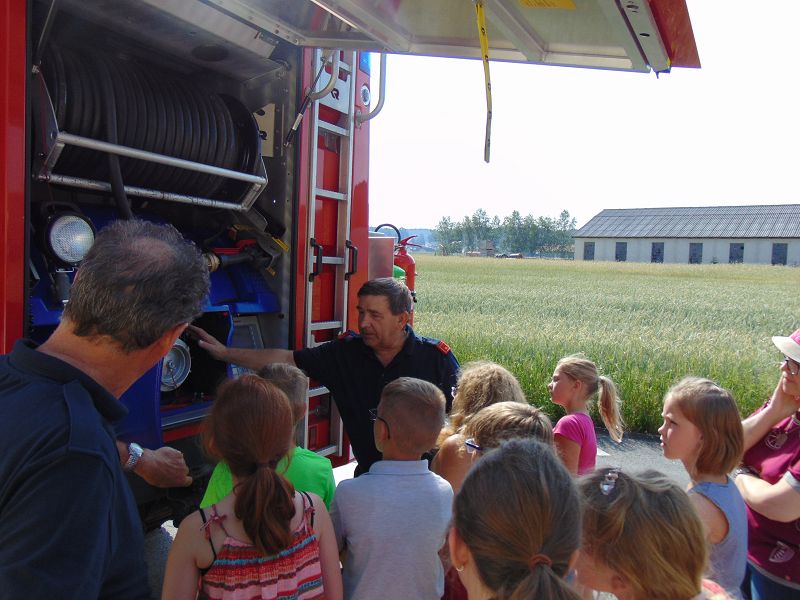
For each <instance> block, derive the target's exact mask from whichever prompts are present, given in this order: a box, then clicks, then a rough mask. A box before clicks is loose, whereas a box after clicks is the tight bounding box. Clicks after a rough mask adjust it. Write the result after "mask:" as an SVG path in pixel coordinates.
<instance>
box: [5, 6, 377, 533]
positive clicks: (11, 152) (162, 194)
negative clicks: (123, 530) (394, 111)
mask: <svg viewBox="0 0 800 600" xmlns="http://www.w3.org/2000/svg"><path fill="white" fill-rule="evenodd" d="M106 4H108V3H107V2H106V0H96V2H92V3H88V4H84V3H82V2H79V1H78V0H64V2H62V3H61V5H60V10H59V11H58V12H57V13H56V16H55V18H54V20H53V22H52V23H51V25H52V27H50V35H49V36H47V37H46V46H45V49H44V52H43V53H42V60H41V66H40V67H39V68H36V69H34V70H33V73H31V71H30V69H29V68H28V64H27V57H28V55H30V54H32V47H33V44H34V40H37V39H38V37H39V35H40V31H41V29H42V25H43V23H44V22H45V21H46V14H47V13H48V8H49V3H48V2H40V1H38V0H34V1H33V2H25V1H24V0H11V1H10V2H8V3H6V5H5V6H4V8H3V9H2V12H0V33H2V39H3V41H2V42H0V44H2V47H3V60H2V61H0V107H2V109H3V115H2V119H0V131H1V132H2V139H3V146H2V150H0V161H2V163H1V164H2V165H3V170H2V171H0V189H2V194H3V197H2V211H0V230H2V233H3V236H4V240H3V241H4V243H3V249H2V255H0V274H1V275H2V281H3V284H4V288H3V290H2V311H3V312H2V314H1V315H0V319H2V321H0V325H2V327H3V329H2V335H3V337H2V341H1V342H0V343H2V344H3V346H4V350H5V351H8V350H10V347H11V345H12V344H13V342H14V340H16V339H18V338H20V337H31V338H33V339H34V340H36V341H40V342H41V341H43V340H44V339H46V338H47V336H48V335H49V334H50V333H51V332H52V331H53V329H54V328H55V327H56V326H57V325H58V323H59V320H60V316H61V312H62V310H63V305H64V302H65V301H66V298H67V297H68V293H69V287H70V286H71V284H72V280H73V278H74V274H75V270H76V268H77V267H78V266H79V262H80V259H77V260H71V259H68V258H67V257H65V256H64V255H62V254H59V248H58V247H56V245H55V243H54V238H53V237H52V236H51V231H52V229H53V228H54V227H55V225H54V223H58V222H61V221H60V220H61V219H64V218H67V219H71V220H72V221H69V222H71V223H79V224H80V226H81V227H82V228H83V233H84V234H85V235H94V233H95V232H96V231H99V230H101V229H102V228H103V226H104V225H106V224H107V223H109V222H111V221H113V220H114V219H117V218H119V217H120V214H121V211H122V210H123V209H124V206H125V204H126V203H129V204H130V208H131V210H132V212H133V215H134V216H135V217H137V218H143V219H149V220H153V221H155V222H160V223H171V224H172V225H174V226H175V227H176V228H177V229H178V230H179V231H180V232H181V233H182V234H183V235H184V236H185V237H186V238H188V239H190V240H192V241H194V242H195V243H196V244H197V245H198V247H200V249H201V251H203V252H204V253H205V254H206V256H207V260H208V262H209V264H210V265H211V267H212V273H211V291H210V294H209V297H208V299H207V300H206V302H205V305H204V308H203V314H202V315H201V316H200V317H199V318H198V319H197V321H196V323H197V324H198V325H199V326H201V327H203V328H204V329H206V330H207V331H208V332H209V333H211V334H212V335H214V336H215V337H217V338H218V339H219V340H221V341H223V342H225V343H227V344H229V345H233V346H238V347H247V348H262V347H267V348H269V347H278V348H301V347H303V346H305V345H306V343H307V338H306V337H305V334H306V332H307V330H308V327H307V324H306V323H305V312H306V311H305V305H306V302H307V301H309V298H308V297H307V294H306V283H307V281H308V275H309V271H308V264H309V263H308V257H309V255H310V254H309V250H308V244H309V239H308V238H309V230H308V216H309V211H310V210H311V211H315V214H316V213H317V212H321V216H320V218H319V219H318V224H317V225H318V231H320V234H321V237H322V238H323V239H324V240H325V244H326V246H329V248H326V249H325V255H326V256H327V257H333V256H334V255H335V254H336V253H337V248H338V249H339V250H338V252H341V251H344V250H343V249H344V248H345V239H344V237H343V236H342V235H341V233H340V231H341V225H342V221H341V219H340V218H339V216H338V215H334V212H335V210H334V209H331V208H328V207H327V206H324V205H320V204H319V202H315V203H314V206H313V207H312V208H310V207H309V176H310V168H311V167H310V164H311V161H310V158H309V157H310V156H311V153H312V152H317V153H322V154H329V155H328V156H326V158H325V159H324V160H322V161H320V163H319V164H320V168H321V170H322V173H323V174H322V176H321V177H320V180H321V183H320V185H322V186H339V185H340V183H341V181H340V180H341V174H342V172H341V169H340V168H339V167H337V165H341V164H342V163H341V158H342V155H341V154H340V153H339V152H338V151H336V152H331V153H328V150H323V149H319V150H318V149H317V148H316V146H317V144H316V143H314V144H312V142H316V140H312V138H311V134H310V133H309V131H308V129H309V126H308V124H307V117H308V113H309V111H310V110H311V108H309V109H308V110H307V111H306V121H304V123H303V125H302V127H301V128H300V130H299V132H298V133H297V136H296V137H295V138H294V140H293V141H292V142H291V143H290V144H288V145H286V144H284V140H285V139H286V136H287V134H288V133H289V131H290V129H291V126H292V123H293V122H294V120H295V117H296V115H297V112H298V107H300V106H301V104H302V99H303V94H304V93H305V91H306V90H307V89H308V88H309V87H311V83H312V81H313V77H312V74H311V64H310V63H311V58H312V54H313V52H314V51H312V50H303V49H300V48H298V47H296V46H294V45H292V44H290V43H288V42H286V41H284V40H280V39H278V38H273V37H271V36H270V35H269V34H267V33H265V32H263V31H258V30H257V29H255V30H256V31H258V35H257V36H256V37H253V32H254V26H253V25H252V24H250V23H248V22H246V20H245V21H243V20H241V19H237V18H233V17H232V16H231V15H228V14H226V13H223V12H221V11H219V10H217V9H216V8H214V7H212V6H210V5H208V4H207V3H203V2H192V3H180V2H178V3H175V2H173V3H167V4H163V5H162V4H159V3H157V2H149V1H147V0H143V1H141V2H138V1H136V2H135V1H133V0H122V1H121V3H120V4H114V3H113V2H112V3H111V4H108V5H107V6H106ZM112 4H113V7H114V8H115V10H110V9H109V10H106V9H107V8H109V7H111V5H112ZM190 4H191V10H188V8H187V7H189V5H190ZM104 7H105V8H104ZM117 8H118V9H119V10H116V9H117ZM183 11H187V12H183ZM194 11H199V12H194ZM197 15H202V18H200V17H198V16H197ZM28 19H29V20H30V22H31V23H33V24H34V25H33V26H32V30H33V31H31V33H30V35H27V36H26V27H24V26H21V24H23V23H26V22H27V20H28ZM193 19H194V20H193ZM221 32H222V33H221ZM231 32H238V37H233V34H232V33H231ZM223 33H224V35H223ZM161 34H164V35H161ZM329 69H330V67H329ZM26 84H27V87H26ZM28 106H30V107H31V110H30V114H31V116H32V120H31V122H30V123H27V122H26V110H27V107H28ZM313 106H314V105H313V104H312V107H313ZM326 110H328V109H326ZM112 114H113V115H114V116H115V120H116V128H114V127H113V126H112V124H111V123H113V119H112V116H111V115H112ZM327 114H333V113H331V112H330V111H328V113H327ZM342 114H344V113H342ZM340 117H341V115H340V116H339V118H340ZM366 134H367V128H366V127H365V128H364V129H363V130H362V131H359V132H358V134H357V135H354V138H360V137H363V136H365V135H366ZM315 137H316V136H315ZM312 146H314V148H315V149H314V150H312V149H311V148H312ZM358 147H359V148H360V150H359V151H360V152H364V156H363V157H356V156H354V157H353V165H354V167H353V170H354V171H359V172H365V168H366V167H365V165H366V160H367V159H366V151H367V150H366V149H367V145H366V141H359V142H358ZM26 148H27V150H26ZM338 148H339V146H337V150H338ZM259 150H260V151H259ZM142 151H145V152H149V153H150V154H145V153H144V152H142ZM156 155H157V156H156ZM112 156H118V158H117V159H114V158H111V157H112ZM27 159H30V165H31V166H30V167H26V160H27ZM176 159H179V160H182V161H191V162H192V163H196V164H195V165H194V166H193V167H191V168H189V169H187V168H185V163H180V162H179V161H177V160H176ZM115 162H117V164H118V167H116V168H118V169H119V171H120V173H121V179H122V181H121V184H120V185H117V183H116V181H115V179H114V169H115V166H114V163H115ZM204 165H211V166H213V167H218V168H222V169H226V170H227V171H226V172H235V173H236V174H238V175H236V177H235V178H231V177H228V176H227V175H224V174H222V173H221V172H216V171H213V170H208V168H207V167H205V166H204ZM264 181H266V183H264ZM122 186H124V188H123V187H122ZM121 190H124V192H125V193H124V194H120V191H121ZM120 196H122V198H123V200H121V199H120ZM125 198H127V199H126V200H125ZM359 198H360V199H359V202H361V203H362V205H361V206H359V208H358V209H357V210H354V214H358V215H360V216H359V218H360V224H359V225H358V227H357V228H354V229H353V235H352V236H351V238H353V240H354V241H353V245H356V246H361V247H363V249H362V256H360V257H359V262H360V263H361V264H360V265H359V271H358V272H357V273H355V274H354V278H355V279H357V280H358V281H362V280H363V276H362V275H361V274H362V272H363V273H364V274H365V273H366V256H365V252H364V250H365V249H366V243H363V244H362V243H361V242H360V241H359V240H360V239H361V238H362V237H363V238H364V241H366V227H367V224H366V223H367V222H366V214H367V207H366V201H367V198H366V195H365V194H361V195H360V196H359ZM251 205H252V207H251V208H249V209H248V208H247V207H248V206H251ZM334 206H335V204H334ZM65 222H66V221H65ZM28 232H30V248H26V251H25V252H22V251H21V249H22V248H25V240H26V236H27V235H28ZM73 242H74V240H73V239H72V238H71V239H70V243H73ZM87 247H88V245H87ZM62 250H63V249H62ZM345 252H346V251H345ZM348 256H350V255H348ZM350 265H353V266H355V261H354V260H351V261H349V262H348V264H347V265H345V264H344V262H342V261H340V262H339V263H338V264H336V260H333V261H330V260H326V262H325V264H324V267H323V269H322V275H320V286H319V290H320V293H316V294H315V295H314V296H313V299H314V302H315V303H318V306H317V307H316V308H315V309H314V314H315V315H317V316H315V317H314V318H315V319H316V318H318V316H319V317H321V318H323V319H324V318H332V314H333V312H332V311H333V310H334V309H336V308H337V302H340V300H338V299H337V298H338V296H337V290H339V291H340V290H341V289H342V287H341V285H342V284H341V278H342V276H343V274H344V272H345V269H346V268H347V267H349V266H350ZM26 273H28V274H29V276H30V278H31V285H30V286H26V285H25V284H24V278H25V274H26ZM359 277H361V279H358V278H359ZM169 284H170V282H165V286H169ZM352 295H353V296H354V292H353V293H352ZM339 296H340V294H339ZM338 307H339V308H341V306H340V305H338ZM26 309H27V310H28V311H29V312H30V319H29V320H28V321H25V320H24V319H25V316H24V315H25V314H26ZM347 312H349V313H352V312H353V310H349V311H347ZM324 337H325V336H322V338H320V339H323V338H324ZM328 337H332V336H331V335H330V333H329V332H328ZM242 372H243V369H241V368H240V367H238V366H237V365H226V364H224V363H221V362H219V361H215V360H213V359H212V358H211V357H210V356H209V355H208V354H207V353H206V352H204V351H202V350H201V349H199V348H198V347H197V346H196V345H195V344H194V342H193V340H192V339H191V338H190V337H188V336H185V337H183V338H182V339H180V340H179V341H178V343H176V345H175V347H173V349H172V351H171V352H170V353H169V354H168V355H167V356H166V357H165V359H164V360H163V361H161V362H160V363H159V364H158V365H156V366H155V367H153V368H152V369H151V370H150V371H149V372H148V373H146V374H145V375H144V376H143V377H142V378H141V379H140V380H138V381H137V382H136V383H135V384H134V385H133V386H132V387H131V388H130V389H129V390H128V391H127V392H126V393H125V394H124V395H123V397H122V401H123V402H124V403H125V404H126V405H127V406H128V408H129V415H128V416H127V417H126V418H125V419H124V420H123V421H122V422H121V423H119V424H118V426H117V434H118V435H119V437H120V439H124V440H128V441H137V442H139V443H140V444H142V445H143V446H145V447H149V448H157V447H159V446H161V445H163V444H165V443H166V444H169V445H171V446H173V447H175V448H178V449H180V450H181V451H182V452H184V455H185V457H186V460H187V464H188V465H189V466H190V469H191V473H192V475H193V476H194V477H195V479H196V484H195V485H194V486H193V487H192V488H190V489H183V490H169V491H168V492H165V491H164V490H158V489H156V488H152V487H150V486H148V485H146V484H145V483H144V482H143V480H141V479H140V478H138V477H131V478H130V482H131V485H132V487H133V489H134V493H135V495H136V498H137V502H138V503H139V506H140V510H141V511H142V517H143V520H144V522H145V525H146V526H147V527H151V526H154V525H157V524H159V523H160V522H162V521H164V520H166V519H169V518H176V519H180V518H181V517H182V515H184V514H186V513H187V512H189V511H190V510H192V509H193V507H194V506H195V505H196V502H197V501H198V500H199V495H200V494H201V493H202V492H203V490H204V486H205V482H206V480H207V475H208V473H209V472H210V467H211V465H210V464H209V463H208V461H207V459H206V458H205V457H204V455H203V452H202V448H201V445H200V443H199V434H200V432H201V430H202V422H203V419H204V417H205V416H206V415H207V414H208V412H209V410H210V408H211V407H212V406H213V401H214V393H215V390H216V387H217V385H218V384H219V382H220V381H222V380H223V379H224V378H226V377H231V376H236V375H238V374H240V373H242ZM331 405H332V402H331V399H330V397H329V395H328V397H324V396H322V397H313V398H311V407H310V408H311V411H310V414H309V419H308V420H307V423H306V424H307V426H308V427H309V430H310V429H312V428H313V435H311V434H310V433H309V434H307V435H305V436H303V435H300V436H299V437H300V438H303V439H305V440H308V442H313V443H309V444H308V445H309V447H312V448H325V454H326V455H332V454H333V451H332V450H331V448H332V447H333V446H331V442H332V440H335V441H336V442H337V444H338V442H339V440H340V438H341V436H340V435H339V434H338V433H335V432H334V430H340V429H341V424H340V423H339V422H338V421H337V416H336V414H335V410H332V409H331ZM338 454H339V456H340V459H343V460H346V458H347V457H349V450H347V449H344V450H342V451H341V452H339V453H338Z"/></svg>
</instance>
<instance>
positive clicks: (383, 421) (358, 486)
mask: <svg viewBox="0 0 800 600" xmlns="http://www.w3.org/2000/svg"><path fill="white" fill-rule="evenodd" d="M444 410H445V398H444V395H443V394H442V392H441V390H439V389H438V388H437V387H436V386H435V385H433V384H431V383H428V382H427V381H422V380H420V379H414V378H412V377H401V378H399V379H396V380H395V381H393V382H391V383H390V384H388V385H387V386H386V387H385V388H384V389H383V393H382V394H381V401H380V404H379V405H378V408H377V410H376V411H375V412H374V414H373V417H374V425H373V427H374V432H375V446H376V448H377V450H378V451H379V452H381V453H382V454H383V460H380V461H378V462H376V463H374V464H373V465H372V466H371V467H370V470H369V471H368V472H367V473H364V474H363V475H362V476H361V477H359V478H357V479H350V480H346V481H342V482H341V483H340V484H339V487H338V488H337V489H336V495H335V496H334V499H333V508H332V510H331V518H332V519H333V525H334V528H335V530H336V539H337V542H338V544H339V550H340V551H341V552H342V563H343V565H344V570H343V573H342V577H343V580H344V596H345V598H349V599H352V600H359V599H362V598H363V599H372V598H383V599H388V600H391V599H393V598H397V599H398V600H400V599H402V600H413V599H416V598H418V599H420V600H423V599H429V598H440V597H441V596H442V593H443V592H444V570H443V568H442V563H441V561H440V560H439V556H438V552H439V549H440V548H441V547H442V546H443V545H444V543H445V535H446V533H447V527H448V524H449V522H450V517H451V510H452V503H453V490H452V488H451V487H450V484H449V483H447V481H445V480H444V479H442V478H441V477H439V476H438V475H435V474H433V473H431V472H430V471H429V470H428V463H427V461H426V460H424V459H421V458H420V457H421V456H422V454H423V453H424V452H426V451H427V450H428V449H429V448H431V447H432V446H433V445H434V443H435V442H436V437H437V435H438V434H439V431H440V430H441V428H442V425H443V424H444V414H445V413H444Z"/></svg>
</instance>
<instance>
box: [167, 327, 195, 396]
mask: <svg viewBox="0 0 800 600" xmlns="http://www.w3.org/2000/svg"><path fill="white" fill-rule="evenodd" d="M191 370H192V355H191V353H190V352H189V346H187V345H186V342H184V341H183V340H182V339H180V338H179V339H177V340H175V345H174V346H172V349H171V350H170V351H169V352H167V355H166V356H165V357H164V362H163V363H162V365H161V391H162V392H172V391H175V390H176V389H178V388H179V387H180V386H181V384H182V383H183V382H184V381H186V378H187V377H189V372H190V371H191Z"/></svg>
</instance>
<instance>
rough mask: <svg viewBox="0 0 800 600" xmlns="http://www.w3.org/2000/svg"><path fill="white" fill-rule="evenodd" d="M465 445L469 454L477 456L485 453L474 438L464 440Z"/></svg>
mask: <svg viewBox="0 0 800 600" xmlns="http://www.w3.org/2000/svg"><path fill="white" fill-rule="evenodd" d="M464 445H465V446H466V447H467V454H475V453H476V452H483V448H481V446H480V444H478V443H477V442H476V441H475V439H474V438H467V439H466V440H464Z"/></svg>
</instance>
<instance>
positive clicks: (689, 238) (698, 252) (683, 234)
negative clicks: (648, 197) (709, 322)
mask: <svg viewBox="0 0 800 600" xmlns="http://www.w3.org/2000/svg"><path fill="white" fill-rule="evenodd" d="M575 260H608V261H629V262H654V263H662V262H666V263H690V264H706V263H758V264H766V265H770V264H772V265H791V266H798V265H800V204H782V205H758V206H701V207H691V208H631V209H606V210H604V211H602V212H600V213H598V214H597V215H595V216H594V217H592V219H591V220H590V221H589V222H588V223H586V225H584V226H583V227H581V228H580V229H579V230H578V231H577V232H576V233H575Z"/></svg>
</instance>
